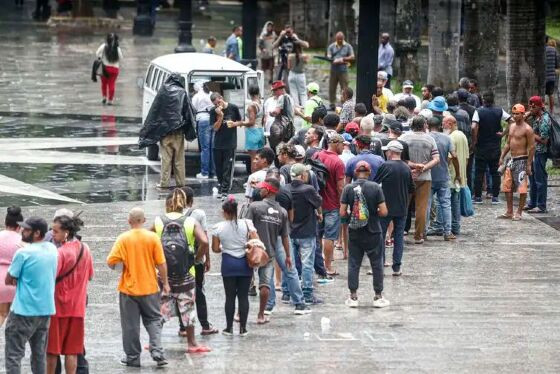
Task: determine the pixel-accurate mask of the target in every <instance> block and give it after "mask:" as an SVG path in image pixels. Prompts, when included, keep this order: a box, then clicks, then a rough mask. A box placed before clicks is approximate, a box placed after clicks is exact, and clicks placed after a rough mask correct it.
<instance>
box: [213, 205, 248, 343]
mask: <svg viewBox="0 0 560 374" xmlns="http://www.w3.org/2000/svg"><path fill="white" fill-rule="evenodd" d="M222 215H223V217H224V221H222V222H220V223H218V224H216V225H215V226H214V228H213V229H212V251H213V252H214V253H220V252H221V253H222V269H221V273H222V277H223V282H224V290H225V294H226V302H225V312H226V322H227V326H226V328H225V329H224V330H223V331H222V333H223V334H224V335H226V336H231V335H233V319H234V314H235V299H236V298H237V302H238V305H239V324H240V326H239V335H240V336H246V335H247V334H248V333H247V316H248V315H249V287H250V285H251V278H252V277H253V269H252V268H250V267H249V265H248V264H247V258H246V251H245V250H246V245H247V242H248V241H249V240H250V239H258V235H257V230H256V229H255V226H253V222H252V221H251V220H248V219H237V201H236V200H235V198H234V197H233V196H232V195H229V196H228V197H227V199H226V200H225V201H224V203H223V204H222Z"/></svg>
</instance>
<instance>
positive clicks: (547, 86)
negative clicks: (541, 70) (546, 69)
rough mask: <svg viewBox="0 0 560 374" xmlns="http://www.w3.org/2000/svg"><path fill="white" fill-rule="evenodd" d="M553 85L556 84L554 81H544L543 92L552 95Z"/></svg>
mask: <svg viewBox="0 0 560 374" xmlns="http://www.w3.org/2000/svg"><path fill="white" fill-rule="evenodd" d="M554 86H556V82H555V81H547V82H546V83H545V86H544V92H545V94H547V95H552V94H554Z"/></svg>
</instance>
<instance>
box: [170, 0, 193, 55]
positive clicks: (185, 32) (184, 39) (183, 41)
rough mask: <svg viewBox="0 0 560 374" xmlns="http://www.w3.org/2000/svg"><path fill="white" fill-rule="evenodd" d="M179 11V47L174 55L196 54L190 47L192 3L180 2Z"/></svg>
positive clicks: (187, 0) (184, 0)
mask: <svg viewBox="0 0 560 374" xmlns="http://www.w3.org/2000/svg"><path fill="white" fill-rule="evenodd" d="M180 1H181V3H180V4H179V6H180V8H179V9H180V11H179V45H177V47H175V53H186V52H196V49H195V48H194V47H193V45H192V32H191V29H192V1H191V0H180Z"/></svg>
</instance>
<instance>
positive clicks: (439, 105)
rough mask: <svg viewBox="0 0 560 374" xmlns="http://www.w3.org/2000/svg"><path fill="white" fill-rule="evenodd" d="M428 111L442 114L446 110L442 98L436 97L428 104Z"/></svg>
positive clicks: (445, 104)
mask: <svg viewBox="0 0 560 374" xmlns="http://www.w3.org/2000/svg"><path fill="white" fill-rule="evenodd" d="M428 109H430V110H433V111H436V112H443V111H445V110H447V103H446V102H445V99H444V98H443V96H436V97H434V99H433V100H432V101H430V103H429V104H428Z"/></svg>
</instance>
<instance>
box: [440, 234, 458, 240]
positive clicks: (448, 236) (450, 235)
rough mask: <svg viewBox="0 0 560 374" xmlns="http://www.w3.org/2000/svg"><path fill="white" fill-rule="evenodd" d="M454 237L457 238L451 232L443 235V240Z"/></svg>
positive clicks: (453, 238)
mask: <svg viewBox="0 0 560 374" xmlns="http://www.w3.org/2000/svg"><path fill="white" fill-rule="evenodd" d="M455 239H457V237H456V236H455V235H454V234H453V233H452V232H450V233H449V234H447V235H444V236H443V240H445V241H446V242H448V241H450V240H455Z"/></svg>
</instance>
